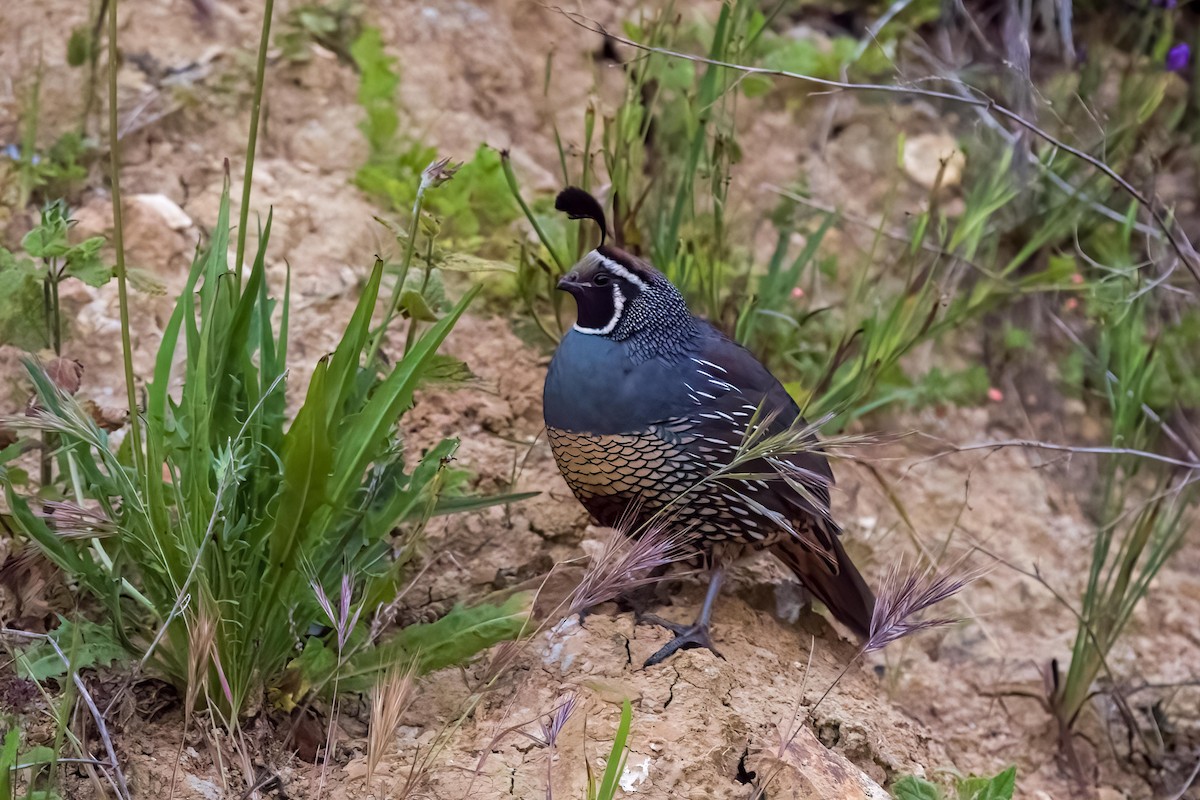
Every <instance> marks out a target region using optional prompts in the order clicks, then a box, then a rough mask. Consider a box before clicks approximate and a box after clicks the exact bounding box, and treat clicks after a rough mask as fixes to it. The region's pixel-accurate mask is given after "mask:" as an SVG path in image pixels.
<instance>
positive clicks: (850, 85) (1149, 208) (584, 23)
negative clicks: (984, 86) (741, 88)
mask: <svg viewBox="0 0 1200 800" xmlns="http://www.w3.org/2000/svg"><path fill="white" fill-rule="evenodd" d="M550 8H551V10H553V11H556V12H558V13H559V14H561V15H563V16H564V17H566V18H567V19H568V20H570V21H571V22H573V23H574V24H576V25H578V26H579V27H581V28H584V29H585V30H589V31H592V32H593V33H598V34H600V35H601V36H604V37H607V38H608V39H610V40H611V41H614V42H619V43H621V44H623V45H626V46H628V47H633V48H635V49H637V50H642V51H643V52H647V53H657V54H658V55H663V56H668V57H670V58H678V59H683V60H684V61H691V62H694V63H698V64H708V65H710V66H714V67H723V68H725V69H731V70H735V71H737V72H742V73H745V74H747V75H767V76H772V77H777V78H791V79H792V80H798V81H804V82H806V83H812V84H816V85H817V86H824V87H827V88H829V89H836V90H839V91H856V92H883V93H886V94H901V95H906V96H915V97H926V98H929V99H931V100H943V101H946V102H950V103H956V104H960V105H967V106H972V107H975V108H979V109H982V110H984V111H986V112H991V113H993V114H995V115H997V116H999V117H1002V118H1004V119H1006V120H1008V121H1009V122H1011V123H1013V124H1014V125H1016V126H1018V127H1020V128H1023V129H1025V130H1026V131H1029V132H1030V133H1032V134H1033V135H1035V136H1037V137H1038V138H1039V139H1041V140H1043V141H1045V142H1046V143H1048V144H1050V145H1051V146H1053V147H1056V148H1058V149H1059V150H1062V151H1063V152H1065V153H1069V154H1070V155H1072V156H1074V157H1075V158H1077V159H1079V160H1080V161H1083V162H1085V163H1087V164H1089V165H1090V166H1092V167H1093V168H1094V169H1097V170H1099V171H1100V172H1102V173H1104V175H1106V176H1107V177H1108V178H1109V179H1110V180H1112V181H1113V182H1114V183H1115V184H1116V185H1117V186H1119V187H1120V188H1121V190H1122V191H1124V192H1125V193H1126V194H1128V195H1129V196H1130V197H1132V198H1133V199H1134V200H1135V201H1137V203H1138V205H1140V206H1142V207H1143V208H1144V209H1145V210H1146V213H1147V214H1149V215H1150V217H1151V218H1152V219H1153V220H1154V223H1155V225H1156V226H1157V227H1158V228H1159V230H1161V231H1162V233H1163V236H1164V237H1166V239H1167V241H1168V242H1169V243H1170V245H1171V249H1173V250H1174V251H1175V253H1176V254H1177V255H1178V256H1179V258H1180V260H1181V261H1183V263H1184V265H1185V266H1186V267H1187V268H1188V271H1189V272H1190V273H1191V274H1192V277H1193V278H1195V279H1196V281H1197V283H1200V256H1198V255H1197V253H1196V251H1195V249H1194V248H1193V247H1192V245H1191V242H1189V241H1188V240H1187V238H1186V237H1185V236H1183V235H1182V234H1181V233H1177V232H1176V230H1175V229H1174V228H1173V227H1172V225H1171V224H1170V223H1168V222H1167V220H1166V218H1165V217H1163V215H1162V214H1161V213H1160V212H1159V210H1158V208H1157V207H1156V206H1155V203H1154V202H1153V198H1147V197H1146V195H1145V194H1143V193H1142V192H1141V191H1140V190H1138V188H1137V187H1135V186H1134V185H1133V184H1132V183H1130V182H1129V181H1128V180H1126V179H1125V178H1124V177H1123V176H1122V175H1121V174H1120V173H1119V172H1117V171H1116V170H1115V169H1113V168H1112V167H1110V166H1109V165H1108V164H1105V163H1104V162H1103V161H1101V160H1100V159H1098V158H1096V157H1095V156H1092V155H1090V154H1088V153H1086V152H1084V151H1083V150H1080V149H1079V148H1077V147H1074V146H1072V145H1069V144H1067V143H1066V142H1064V141H1062V140H1061V139H1059V138H1057V137H1056V136H1054V135H1053V134H1051V133H1049V132H1048V131H1046V130H1045V129H1043V128H1041V127H1039V126H1038V125H1037V124H1035V123H1033V122H1030V121H1029V120H1027V119H1025V118H1024V117H1022V116H1021V115H1020V114H1018V113H1017V112H1016V111H1013V110H1012V109H1010V108H1006V107H1005V106H1002V105H1000V104H999V103H997V102H996V101H995V100H993V99H992V98H991V97H990V96H988V95H987V94H986V93H984V92H983V91H982V90H980V89H978V88H976V87H974V86H966V87H965V88H966V89H967V90H968V91H969V92H972V93H973V94H975V95H977V96H975V97H971V96H967V97H964V96H962V95H960V94H957V93H952V92H943V91H938V90H936V89H921V88H917V87H914V86H901V85H896V84H886V83H854V82H851V81H839V80H831V79H829V78H818V77H816V76H814V75H805V74H804V73H800V72H791V71H788V70H781V69H768V68H766V67H752V66H749V65H747V64H736V63H733V62H730V61H721V60H719V59H715V58H707V57H705V56H698V55H693V54H691V53H683V52H680V51H678V50H670V49H668V48H665V47H656V46H653V45H648V44H643V43H641V42H635V41H634V40H632V39H629V38H626V37H624V36H621V35H619V34H616V33H612V32H610V31H609V30H608V29H607V28H605V27H604V26H603V25H601V24H600V23H599V22H597V21H596V20H594V19H591V18H590V17H586V16H584V15H582V14H579V13H577V12H573V11H567V10H566V9H563V8H560V7H557V6H553V7H550ZM936 79H937V80H943V81H944V80H946V79H945V78H936ZM952 83H955V84H956V85H959V86H962V85H963V84H961V83H958V82H953V81H952Z"/></svg>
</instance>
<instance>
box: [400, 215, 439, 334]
mask: <svg viewBox="0 0 1200 800" xmlns="http://www.w3.org/2000/svg"><path fill="white" fill-rule="evenodd" d="M432 269H433V237H432V236H430V237H429V244H428V247H426V248H425V274H424V275H423V276H422V277H421V295H422V296H424V295H425V290H426V289H428V288H429V273H430V272H431V271H432ZM419 325H420V323H419V320H417V319H416V318H413V319H410V320H409V321H408V335H407V336H405V337H404V354H405V355H408V351H409V350H412V346H413V342H415V341H416V340H417V328H418V327H419Z"/></svg>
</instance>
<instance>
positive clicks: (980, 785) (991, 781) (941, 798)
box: [892, 767, 1017, 800]
mask: <svg viewBox="0 0 1200 800" xmlns="http://www.w3.org/2000/svg"><path fill="white" fill-rule="evenodd" d="M1016 785H1017V768H1016V767H1009V768H1008V769H1006V770H1004V771H1003V772H1001V773H999V774H998V775H995V776H993V777H991V778H979V777H976V776H974V775H972V776H969V777H966V778H959V779H957V780H956V781H955V782H954V794H953V795H947V794H946V793H945V792H943V791H942V789H941V788H940V787H939V786H937V785H936V784H933V783H930V782H929V781H927V780H925V779H923V778H918V777H915V776H913V775H907V776H905V777H903V778H901V779H900V780H898V781H896V782H895V783H894V784H892V797H894V798H896V800H1012V796H1013V792H1014V791H1016Z"/></svg>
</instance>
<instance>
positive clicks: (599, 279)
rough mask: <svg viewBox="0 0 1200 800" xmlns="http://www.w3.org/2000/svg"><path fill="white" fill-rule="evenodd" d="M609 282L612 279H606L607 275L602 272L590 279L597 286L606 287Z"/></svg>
mask: <svg viewBox="0 0 1200 800" xmlns="http://www.w3.org/2000/svg"><path fill="white" fill-rule="evenodd" d="M611 282H612V278H610V277H608V275H606V274H605V273H603V272H601V273H600V274H599V275H597V276H596V277H595V278H592V283H594V284H596V285H597V286H608V284H609V283H611Z"/></svg>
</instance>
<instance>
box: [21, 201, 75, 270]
mask: <svg viewBox="0 0 1200 800" xmlns="http://www.w3.org/2000/svg"><path fill="white" fill-rule="evenodd" d="M21 247H22V249H24V250H25V252H26V253H28V254H29V255H31V256H33V257H34V258H60V257H62V256H65V255H66V254H67V251H68V250H70V249H71V246H70V244H68V242H67V218H66V211H65V207H64V206H62V205H61V201H59V203H57V204H53V205H51V206H48V207H47V208H46V209H45V210H44V211H43V212H42V221H41V224H40V225H38V226H37V227H36V228H34V229H33V230H31V231H30V232H29V233H27V234H25V236H24V237H22V239H21Z"/></svg>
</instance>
